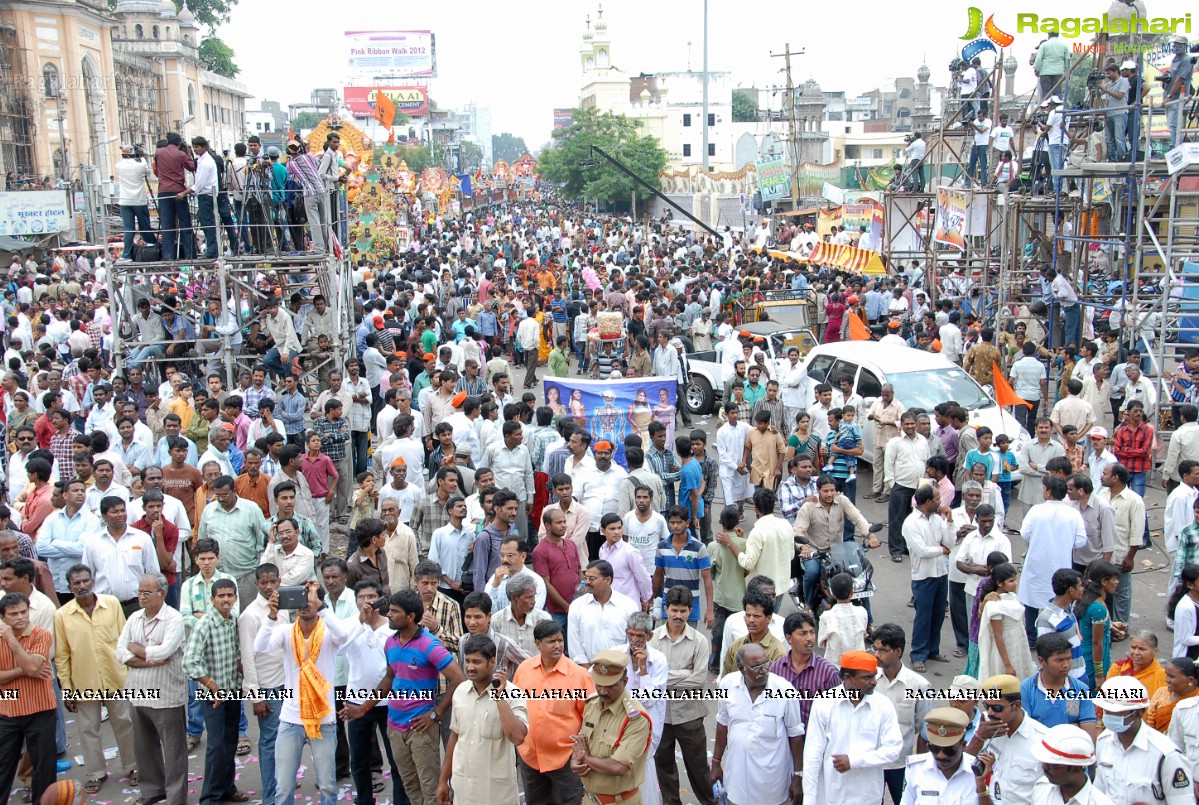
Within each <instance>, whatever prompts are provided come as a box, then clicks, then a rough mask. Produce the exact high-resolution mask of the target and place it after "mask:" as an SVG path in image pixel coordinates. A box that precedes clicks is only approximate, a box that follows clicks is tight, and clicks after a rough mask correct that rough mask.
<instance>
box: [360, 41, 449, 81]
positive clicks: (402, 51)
mask: <svg viewBox="0 0 1199 805" xmlns="http://www.w3.org/2000/svg"><path fill="white" fill-rule="evenodd" d="M345 37H346V38H345V48H346V49H345V53H346V65H347V68H348V72H347V75H350V76H354V77H356V78H365V79H380V78H436V77H437V43H436V40H435V39H434V37H433V33H432V32H431V31H346V32H345Z"/></svg>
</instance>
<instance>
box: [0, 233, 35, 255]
mask: <svg viewBox="0 0 1199 805" xmlns="http://www.w3.org/2000/svg"><path fill="white" fill-rule="evenodd" d="M41 248H42V247H41V246H40V245H39V244H37V243H33V242H32V241H28V240H21V239H20V238H10V237H8V236H7V235H0V252H15V253H16V254H24V253H25V252H33V251H37V250H38V249H41Z"/></svg>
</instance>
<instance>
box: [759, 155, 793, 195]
mask: <svg viewBox="0 0 1199 805" xmlns="http://www.w3.org/2000/svg"><path fill="white" fill-rule="evenodd" d="M757 168H758V190H759V191H760V192H761V193H762V201H774V200H775V199H780V198H784V197H785V196H789V195H791V177H790V175H788V173H787V166H786V165H785V164H783V160H782V159H780V158H775V159H759V160H758V162H757Z"/></svg>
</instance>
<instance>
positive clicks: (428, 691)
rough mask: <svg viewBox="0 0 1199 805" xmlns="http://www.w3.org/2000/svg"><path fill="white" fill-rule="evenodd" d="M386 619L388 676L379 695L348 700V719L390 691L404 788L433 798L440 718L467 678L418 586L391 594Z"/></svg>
mask: <svg viewBox="0 0 1199 805" xmlns="http://www.w3.org/2000/svg"><path fill="white" fill-rule="evenodd" d="M387 621H388V624H389V625H390V626H391V628H393V629H395V630H396V633H395V634H394V635H393V636H392V637H389V638H388V639H387V642H386V643H385V644H384V647H383V653H384V655H385V656H386V659H387V675H386V676H385V677H384V678H383V681H382V682H380V683H379V687H378V689H377V690H376V694H377V695H376V697H375V698H373V699H369V700H367V701H366V702H364V703H363V704H360V705H353V704H346V706H345V709H344V711H343V712H344V713H345V715H344V717H345V718H346V719H347V720H351V721H352V720H353V719H355V718H360V717H362V716H363V715H364V714H366V713H368V712H369V711H370V708H372V707H374V706H375V705H376V704H377V703H378V702H379V700H380V698H382V696H381V695H378V694H385V695H386V694H389V695H390V698H389V699H388V702H387V726H388V729H389V738H390V741H391V754H392V757H394V758H395V762H396V765H397V766H398V767H399V769H400V777H401V778H402V779H403V781H404V789H405V791H407V793H408V796H409V798H410V799H411V800H412V801H413V802H431V801H433V800H434V799H435V797H436V791H437V782H438V776H439V774H440V772H441V745H440V743H439V737H440V731H439V730H438V729H437V724H438V722H440V721H441V719H442V718H445V717H448V716H447V711H448V710H449V709H450V702H451V700H452V699H453V697H454V689H455V688H457V687H458V684H459V683H460V682H462V681H463V680H464V679H466V676H465V675H464V674H463V673H462V669H461V668H459V667H458V664H457V663H455V662H454V655H452V654H451V653H450V652H449V651H447V650H446V647H445V646H444V645H442V643H441V641H440V640H438V639H437V638H436V637H434V636H433V634H432V632H431V631H430V629H431V628H435V627H436V622H435V621H434V620H433V617H432V613H426V611H425V605H424V602H423V601H421V597H420V594H419V593H417V591H416V590H414V589H409V590H401V591H399V592H397V593H395V594H393V595H392V596H391V600H390V602H389V606H388V610H387ZM438 676H444V677H445V679H446V684H447V689H446V695H445V696H443V697H441V702H440V703H437V702H436V695H437V678H438Z"/></svg>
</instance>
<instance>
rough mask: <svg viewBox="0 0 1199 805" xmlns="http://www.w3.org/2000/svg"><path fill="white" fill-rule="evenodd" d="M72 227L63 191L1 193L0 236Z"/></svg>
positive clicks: (54, 231) (43, 232) (46, 233)
mask: <svg viewBox="0 0 1199 805" xmlns="http://www.w3.org/2000/svg"><path fill="white" fill-rule="evenodd" d="M70 228H71V207H70V205H69V204H68V203H67V191H65V190H23V191H19V192H9V193H0V235H4V236H13V235H16V236H21V235H52V234H55V233H56V232H66V231H68V230H70Z"/></svg>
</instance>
